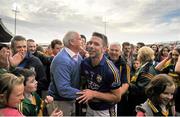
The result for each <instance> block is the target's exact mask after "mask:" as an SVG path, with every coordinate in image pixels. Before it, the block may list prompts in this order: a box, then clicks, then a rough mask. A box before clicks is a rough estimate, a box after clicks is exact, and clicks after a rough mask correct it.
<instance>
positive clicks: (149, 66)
mask: <svg viewBox="0 0 180 117" xmlns="http://www.w3.org/2000/svg"><path fill="white" fill-rule="evenodd" d="M137 59H138V60H139V61H140V63H141V67H140V68H139V70H138V71H137V72H136V73H135V75H134V76H133V77H132V78H131V82H130V84H129V95H128V99H129V107H130V108H129V109H130V110H131V111H132V113H131V115H134V114H135V113H134V112H135V111H134V110H135V106H136V105H139V104H141V103H143V102H144V101H145V100H146V99H147V97H146V95H145V90H144V88H145V86H146V85H147V84H148V83H149V82H150V80H151V78H153V77H154V75H156V74H157V73H156V70H155V69H154V64H153V61H154V51H153V50H152V49H151V48H150V47H147V46H144V47H141V48H140V49H139V51H138V56H137Z"/></svg>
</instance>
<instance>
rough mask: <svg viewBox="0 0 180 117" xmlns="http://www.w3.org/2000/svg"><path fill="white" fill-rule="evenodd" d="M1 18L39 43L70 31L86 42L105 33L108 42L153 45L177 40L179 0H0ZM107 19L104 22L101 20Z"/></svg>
mask: <svg viewBox="0 0 180 117" xmlns="http://www.w3.org/2000/svg"><path fill="white" fill-rule="evenodd" d="M0 3H1V4H0V18H1V19H2V21H3V23H4V24H5V26H7V28H8V29H9V30H10V31H11V32H12V33H14V12H12V8H13V3H17V5H18V10H19V13H18V14H17V34H19V35H23V36H25V37H26V38H27V39H29V38H33V39H35V40H36V42H38V43H50V41H51V40H53V39H55V38H58V39H62V38H63V36H64V34H65V33H66V32H67V31H69V30H75V31H78V32H79V33H81V34H84V35H86V37H87V38H88V39H89V38H90V37H91V34H92V32H94V31H97V32H101V33H105V24H106V35H107V36H108V38H109V42H117V41H118V42H120V43H123V42H125V41H128V42H130V43H134V44H136V43H137V42H145V43H156V42H166V41H176V40H180V0H46V1H45V0H0ZM103 19H106V22H105V21H104V20H103Z"/></svg>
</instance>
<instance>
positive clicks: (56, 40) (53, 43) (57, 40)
mask: <svg viewBox="0 0 180 117" xmlns="http://www.w3.org/2000/svg"><path fill="white" fill-rule="evenodd" d="M56 44H59V45H62V41H61V40H59V39H54V40H52V41H51V48H52V49H54V47H55V45H56Z"/></svg>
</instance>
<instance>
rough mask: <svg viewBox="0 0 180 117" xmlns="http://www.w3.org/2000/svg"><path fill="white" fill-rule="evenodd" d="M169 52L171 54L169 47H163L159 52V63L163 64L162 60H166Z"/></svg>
mask: <svg viewBox="0 0 180 117" xmlns="http://www.w3.org/2000/svg"><path fill="white" fill-rule="evenodd" d="M169 52H170V48H169V47H168V46H163V47H162V48H161V50H160V51H159V55H158V57H157V62H161V61H162V60H164V59H165V58H166V57H167V56H168V53H169Z"/></svg>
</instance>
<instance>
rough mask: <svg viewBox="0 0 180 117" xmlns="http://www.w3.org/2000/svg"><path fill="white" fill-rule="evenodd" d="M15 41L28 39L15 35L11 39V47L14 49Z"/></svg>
mask: <svg viewBox="0 0 180 117" xmlns="http://www.w3.org/2000/svg"><path fill="white" fill-rule="evenodd" d="M15 41H26V38H25V37H23V36H20V35H17V36H14V37H13V39H12V40H11V48H12V49H14V46H15Z"/></svg>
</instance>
